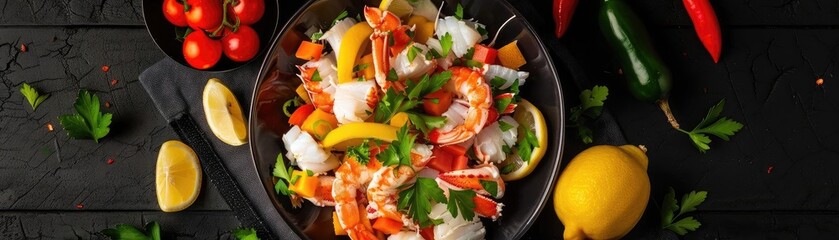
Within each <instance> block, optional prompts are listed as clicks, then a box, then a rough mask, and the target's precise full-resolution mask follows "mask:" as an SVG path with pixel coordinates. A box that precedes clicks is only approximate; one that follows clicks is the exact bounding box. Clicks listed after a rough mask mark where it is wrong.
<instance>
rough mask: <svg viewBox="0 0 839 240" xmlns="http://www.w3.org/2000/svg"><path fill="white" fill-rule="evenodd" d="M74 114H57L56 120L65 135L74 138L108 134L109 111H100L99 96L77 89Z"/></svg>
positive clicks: (94, 139) (101, 136) (97, 137)
mask: <svg viewBox="0 0 839 240" xmlns="http://www.w3.org/2000/svg"><path fill="white" fill-rule="evenodd" d="M73 107H74V108H75V109H76V113H75V114H71V115H61V116H58V120H59V122H60V123H61V126H63V127H64V130H66V131H67V135H68V136H70V137H72V138H75V139H93V141H96V142H97V143H98V142H99V139H101V138H103V137H105V136H106V135H108V133H109V132H110V131H111V128H110V127H109V126H110V125H111V117H112V116H113V115H111V114H110V113H102V111H100V109H99V97H97V96H96V95H95V94H91V93H90V92H88V91H86V90H81V91H79V95H78V97H76V103H75V104H74V105H73Z"/></svg>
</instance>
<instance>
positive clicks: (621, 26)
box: [599, 0, 679, 129]
mask: <svg viewBox="0 0 839 240" xmlns="http://www.w3.org/2000/svg"><path fill="white" fill-rule="evenodd" d="M599 17H600V29H601V30H602V31H603V36H604V37H605V38H606V41H607V42H608V44H609V45H610V47H611V48H612V51H613V52H614V53H615V54H616V55H617V59H618V61H619V63H620V65H621V66H622V67H623V75H624V77H626V81H627V85H628V87H629V91H630V92H631V93H632V95H633V96H635V98H636V99H638V100H641V101H645V102H650V103H653V102H656V103H658V105H659V107H660V108H661V110H662V111H664V114H665V115H667V120H668V121H669V122H670V124H671V125H672V126H673V127H674V128H676V129H678V128H679V124H678V123H677V122H676V119H675V118H674V117H673V114H672V113H671V112H670V105H669V104H668V101H667V98H668V96H669V95H670V82H671V78H672V77H671V75H670V70H669V69H667V66H666V65H665V64H664V62H663V61H662V60H661V58H660V57H659V56H658V53H657V52H656V51H655V48H653V44H652V41H650V36H649V33H647V29H646V28H645V27H644V24H643V23H642V22H641V20H640V19H639V18H638V15H636V14H635V12H633V11H632V9H631V8H630V7H629V5H627V4H626V3H625V2H623V1H622V0H604V1H603V5H602V6H601V8H600V13H599Z"/></svg>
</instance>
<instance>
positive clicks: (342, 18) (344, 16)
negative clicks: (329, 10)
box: [332, 10, 349, 25]
mask: <svg viewBox="0 0 839 240" xmlns="http://www.w3.org/2000/svg"><path fill="white" fill-rule="evenodd" d="M347 15H349V13H348V12H347V10H344V11H343V12H341V13H339V14H338V16H337V17H335V20H332V25H335V23H337V22H338V21H341V20H344V18H346V17H347Z"/></svg>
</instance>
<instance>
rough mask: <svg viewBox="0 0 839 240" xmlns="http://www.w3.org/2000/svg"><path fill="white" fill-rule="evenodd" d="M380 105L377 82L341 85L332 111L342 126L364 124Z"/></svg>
mask: <svg viewBox="0 0 839 240" xmlns="http://www.w3.org/2000/svg"><path fill="white" fill-rule="evenodd" d="M378 103H379V93H378V89H377V88H376V83H375V82H373V81H361V82H348V83H341V84H338V89H337V90H336V91H335V104H334V106H333V108H332V111H333V112H334V113H335V117H336V118H337V119H338V122H339V123H341V124H345V123H350V122H364V120H366V119H367V118H368V117H370V114H371V113H372V112H373V109H375V108H376V104H378Z"/></svg>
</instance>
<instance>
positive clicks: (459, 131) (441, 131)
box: [428, 67, 492, 145]
mask: <svg viewBox="0 0 839 240" xmlns="http://www.w3.org/2000/svg"><path fill="white" fill-rule="evenodd" d="M449 70H450V71H452V78H451V80H449V82H448V83H446V85H445V86H444V87H445V88H446V90H448V91H450V92H453V93H454V94H455V95H456V96H457V97H458V98H459V99H464V100H466V102H467V103H468V109H467V110H466V114H465V116H466V117H465V118H464V120H463V124H459V125H456V126H445V127H443V128H438V129H434V130H432V131H431V132H429V134H428V140H429V141H431V142H432V143H436V144H443V145H449V144H457V143H462V142H465V141H467V140H469V139H470V138H472V137H474V136H475V135H477V134H478V132H480V131H481V129H483V128H484V125H485V124H486V122H487V118H488V117H489V108H490V107H492V90H491V89H490V88H489V85H487V84H486V83H485V82H484V79H483V78H482V77H481V74H480V73H479V72H477V71H474V70H472V69H469V68H466V67H452V68H449ZM453 106H454V105H453ZM449 110H452V108H449ZM447 125H448V123H447Z"/></svg>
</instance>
